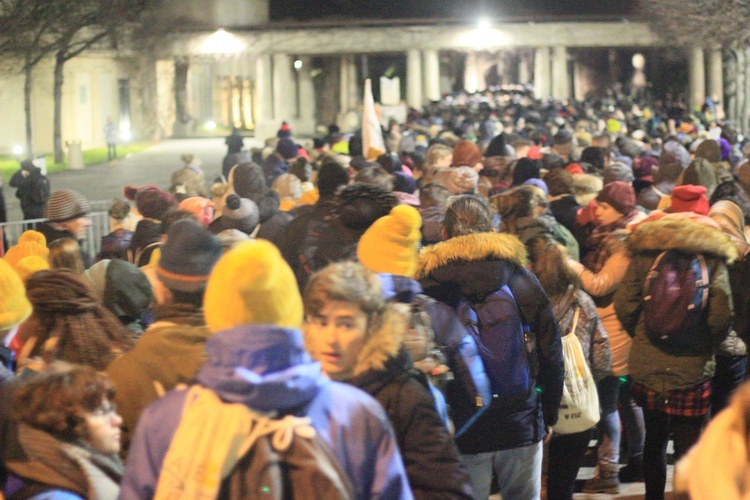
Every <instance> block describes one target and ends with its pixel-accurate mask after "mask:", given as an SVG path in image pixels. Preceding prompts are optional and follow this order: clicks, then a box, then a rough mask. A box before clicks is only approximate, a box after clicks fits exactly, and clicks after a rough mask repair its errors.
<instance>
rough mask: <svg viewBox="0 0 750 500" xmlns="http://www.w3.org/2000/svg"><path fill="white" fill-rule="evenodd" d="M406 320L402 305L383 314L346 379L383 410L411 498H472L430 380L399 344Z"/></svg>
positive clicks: (467, 479)
mask: <svg viewBox="0 0 750 500" xmlns="http://www.w3.org/2000/svg"><path fill="white" fill-rule="evenodd" d="M401 307H403V306H401ZM404 309H405V308H404ZM408 319H409V316H408V313H407V312H406V311H403V310H402V311H398V312H396V311H395V310H391V311H389V312H387V313H386V315H385V318H384V319H383V326H382V327H381V328H380V329H379V330H378V331H376V332H374V333H373V334H372V335H371V336H370V337H369V338H368V340H367V342H366V343H365V345H364V347H363V348H362V350H361V351H360V355H359V358H358V360H357V365H356V366H355V367H354V374H355V375H354V377H352V378H351V379H349V380H346V382H347V383H349V384H351V385H353V386H355V387H359V388H360V389H362V390H363V391H365V392H367V393H368V394H370V395H371V396H373V397H374V398H375V399H377V400H378V402H379V403H380V404H381V405H382V406H383V408H384V409H385V411H386V413H387V414H388V418H389V419H390V421H391V425H392V426H393V430H394V431H395V432H396V441H397V442H398V447H399V450H401V456H402V457H403V459H404V465H405V466H406V475H407V476H408V478H409V485H410V486H411V489H412V493H414V497H415V498H418V499H419V498H424V499H432V498H435V499H440V498H446V499H447V498H472V491H471V485H470V481H469V476H468V475H467V473H466V470H465V469H464V467H463V466H462V465H461V461H460V460H459V457H458V451H457V450H456V446H455V444H454V443H453V439H452V437H451V435H450V434H449V433H448V429H447V428H446V427H445V425H444V424H443V421H442V420H441V419H440V416H439V414H438V412H437V410H436V409H435V400H434V399H433V397H432V394H431V393H430V389H429V385H428V384H429V383H428V382H427V379H426V377H425V375H424V374H422V373H421V372H419V371H418V370H416V369H415V368H414V366H413V361H412V358H411V356H410V355H409V352H408V351H407V350H406V347H405V346H404V342H403V341H404V335H405V333H406V328H407V325H408V323H407V321H408Z"/></svg>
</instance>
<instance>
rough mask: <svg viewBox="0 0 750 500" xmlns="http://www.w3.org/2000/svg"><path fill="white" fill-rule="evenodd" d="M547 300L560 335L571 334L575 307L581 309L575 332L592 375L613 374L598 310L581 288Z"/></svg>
mask: <svg viewBox="0 0 750 500" xmlns="http://www.w3.org/2000/svg"><path fill="white" fill-rule="evenodd" d="M550 300H551V301H552V309H553V311H554V312H555V320H556V321H557V325H558V327H559V328H560V336H565V335H568V334H569V333H570V329H571V328H572V327H573V319H574V317H575V312H576V309H580V312H579V313H578V323H577V325H576V331H575V335H576V337H578V341H579V342H580V343H581V348H582V350H583V353H584V355H586V362H588V364H589V368H590V369H591V374H592V375H593V376H594V379H595V380H596V381H597V382H598V381H600V380H601V379H603V378H604V377H608V376H610V375H611V374H612V351H611V350H610V348H609V335H607V332H606V331H605V330H604V326H602V321H601V319H599V313H597V312H596V305H595V304H594V301H593V300H592V299H591V297H589V296H588V294H586V292H584V291H583V290H581V289H578V290H575V291H574V290H573V289H570V290H569V291H568V293H566V294H565V295H563V296H560V297H554V298H550Z"/></svg>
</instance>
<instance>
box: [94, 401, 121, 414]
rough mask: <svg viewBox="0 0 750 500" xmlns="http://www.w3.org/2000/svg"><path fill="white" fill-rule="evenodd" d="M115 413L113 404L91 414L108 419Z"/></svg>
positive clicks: (115, 409)
mask: <svg viewBox="0 0 750 500" xmlns="http://www.w3.org/2000/svg"><path fill="white" fill-rule="evenodd" d="M116 412H117V405H116V404H115V403H109V404H107V405H102V406H100V407H99V408H97V409H96V410H94V411H92V412H91V413H92V414H94V415H96V416H97V417H109V416H110V415H114V414H115V413H116Z"/></svg>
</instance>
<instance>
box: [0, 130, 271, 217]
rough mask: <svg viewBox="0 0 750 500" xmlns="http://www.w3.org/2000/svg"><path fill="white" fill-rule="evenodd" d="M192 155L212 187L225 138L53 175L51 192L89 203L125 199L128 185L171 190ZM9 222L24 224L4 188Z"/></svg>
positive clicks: (166, 146)
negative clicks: (73, 192)
mask: <svg viewBox="0 0 750 500" xmlns="http://www.w3.org/2000/svg"><path fill="white" fill-rule="evenodd" d="M259 145H260V141H257V140H255V139H252V138H245V147H247V148H250V147H256V146H259ZM186 153H191V154H193V155H195V156H196V157H198V158H200V159H201V161H202V162H203V164H202V165H201V168H202V169H203V171H204V172H205V173H206V180H207V181H208V182H209V183H210V182H211V181H212V180H213V179H214V178H215V177H216V176H218V175H220V174H221V162H222V160H223V158H224V155H225V154H226V146H225V145H224V139H223V138H212V139H174V140H167V141H163V142H160V143H158V144H155V145H154V146H152V147H150V148H148V149H146V150H145V151H143V152H141V153H137V154H134V155H130V156H128V157H126V158H123V159H121V160H118V161H116V162H114V163H113V164H112V165H110V164H108V163H103V164H99V165H92V166H89V167H86V168H85V169H84V170H68V171H66V172H59V173H56V174H50V176H49V180H50V184H51V186H52V189H53V190H55V189H63V188H66V189H75V190H76V191H79V192H81V193H82V194H83V195H84V196H85V197H86V198H88V199H89V200H108V199H112V198H115V197H120V198H122V189H123V187H125V186H127V185H133V186H142V185H144V184H155V185H157V186H159V187H161V188H163V189H166V188H168V187H169V180H170V177H171V175H172V172H174V171H175V170H177V169H178V168H180V167H181V166H182V162H181V161H180V156H181V155H183V154H186ZM3 190H4V194H5V203H6V207H7V209H8V220H9V221H17V220H22V215H21V208H20V205H19V204H18V198H16V193H15V192H16V190H15V189H13V188H11V187H9V186H4V187H3Z"/></svg>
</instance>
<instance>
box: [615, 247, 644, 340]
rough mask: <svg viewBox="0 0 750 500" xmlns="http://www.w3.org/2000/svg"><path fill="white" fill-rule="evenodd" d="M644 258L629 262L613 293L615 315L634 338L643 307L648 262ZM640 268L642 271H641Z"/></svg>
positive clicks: (636, 258) (635, 258)
mask: <svg viewBox="0 0 750 500" xmlns="http://www.w3.org/2000/svg"><path fill="white" fill-rule="evenodd" d="M644 259H645V257H634V258H633V260H632V261H631V262H630V265H629V266H628V269H627V271H626V272H625V276H624V277H623V279H622V281H621V282H620V286H619V287H618V288H617V292H615V299H614V303H615V313H617V319H619V320H620V323H622V327H623V329H624V330H625V331H626V332H628V334H629V335H630V336H631V337H634V336H635V328H636V326H637V324H638V318H639V317H640V315H641V306H642V305H643V285H644V282H645V281H646V273H647V272H648V268H647V267H646V265H648V262H646V261H645V260H644ZM641 268H642V269H643V270H642V271H640V270H641Z"/></svg>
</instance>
